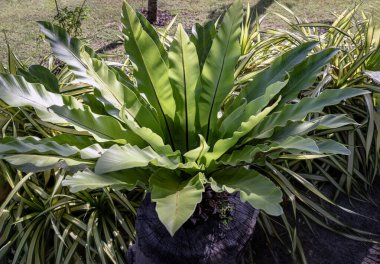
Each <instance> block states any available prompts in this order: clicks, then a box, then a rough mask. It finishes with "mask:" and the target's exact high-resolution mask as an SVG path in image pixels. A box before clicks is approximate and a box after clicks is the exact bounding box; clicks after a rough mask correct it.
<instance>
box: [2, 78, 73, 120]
mask: <svg viewBox="0 0 380 264" xmlns="http://www.w3.org/2000/svg"><path fill="white" fill-rule="evenodd" d="M0 99H1V100H3V101H4V102H6V103H7V104H9V105H11V106H13V107H18V106H31V107H33V108H34V109H35V110H36V112H37V115H38V116H39V117H40V118H41V119H42V120H44V121H47V122H52V123H66V121H65V120H64V119H62V118H60V117H58V116H57V115H56V114H54V113H52V112H51V111H49V110H48V108H49V107H51V106H53V105H57V106H62V105H63V101H62V96H61V95H59V94H55V93H52V92H48V91H46V89H45V87H44V86H42V85H41V84H35V83H28V82H27V81H26V80H25V79H24V78H23V77H21V76H14V75H9V74H0Z"/></svg>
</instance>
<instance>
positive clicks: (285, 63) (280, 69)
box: [239, 42, 317, 102]
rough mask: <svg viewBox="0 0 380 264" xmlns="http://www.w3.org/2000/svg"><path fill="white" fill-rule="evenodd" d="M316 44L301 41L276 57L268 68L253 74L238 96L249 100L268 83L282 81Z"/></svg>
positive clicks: (256, 95)
mask: <svg viewBox="0 0 380 264" xmlns="http://www.w3.org/2000/svg"><path fill="white" fill-rule="evenodd" d="M316 45H317V43H316V42H307V43H303V44H301V45H299V46H297V47H296V48H294V49H292V50H290V51H288V52H286V53H284V54H283V55H281V56H280V57H278V58H277V59H276V60H274V61H273V63H272V64H271V66H270V67H269V68H267V69H265V70H263V71H261V72H259V73H258V74H256V75H255V76H254V78H253V80H252V81H251V82H249V83H248V84H247V85H246V87H244V88H243V90H242V92H241V94H240V96H239V98H242V97H243V98H246V99H247V101H248V102H250V101H252V100H253V99H255V98H257V97H259V96H262V95H263V94H264V93H265V90H266V88H267V87H268V86H269V85H271V84H273V83H275V82H278V81H283V80H284V79H285V76H286V75H287V74H288V72H290V71H291V70H292V69H293V68H294V66H295V65H297V64H299V63H300V62H301V61H303V60H304V59H305V58H306V56H307V54H308V53H309V52H310V51H311V50H312V49H313V48H314V47H315V46H316Z"/></svg>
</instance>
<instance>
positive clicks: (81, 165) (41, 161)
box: [0, 154, 94, 172]
mask: <svg viewBox="0 0 380 264" xmlns="http://www.w3.org/2000/svg"><path fill="white" fill-rule="evenodd" d="M0 159H4V160H6V161H7V162H8V163H10V164H12V165H13V166H14V167H15V168H18V169H19V170H21V171H24V172H42V171H46V170H50V169H53V168H62V169H65V170H67V171H78V170H83V169H85V168H87V167H92V166H93V165H94V164H93V162H90V161H85V160H83V159H79V158H78V159H76V158H70V157H62V156H55V155H44V154H16V155H6V156H0Z"/></svg>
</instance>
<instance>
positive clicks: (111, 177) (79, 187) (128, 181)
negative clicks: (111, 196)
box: [62, 169, 150, 192]
mask: <svg viewBox="0 0 380 264" xmlns="http://www.w3.org/2000/svg"><path fill="white" fill-rule="evenodd" d="M149 174H150V173H149V172H147V171H146V170H143V169H130V170H124V171H121V172H115V173H108V174H95V173H94V172H92V171H90V170H88V169H87V170H84V171H78V172H76V173H75V174H74V175H73V176H67V177H66V178H65V179H64V180H63V181H62V185H63V186H69V188H70V191H71V192H79V191H83V190H87V189H99V188H104V187H112V188H114V189H120V188H126V189H128V190H131V189H133V188H134V187H135V186H136V184H138V183H142V184H147V182H148V176H149Z"/></svg>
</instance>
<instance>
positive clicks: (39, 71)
mask: <svg viewBox="0 0 380 264" xmlns="http://www.w3.org/2000/svg"><path fill="white" fill-rule="evenodd" d="M18 73H20V74H21V75H22V76H23V77H24V78H25V79H26V80H27V81H28V82H30V83H40V84H42V85H43V86H44V87H45V88H46V90H48V91H50V92H53V93H59V84H58V79H57V77H56V76H55V75H54V74H53V73H51V72H50V70H49V69H47V68H45V67H43V66H41V65H32V66H30V67H29V69H28V71H26V70H23V69H19V70H18Z"/></svg>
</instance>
